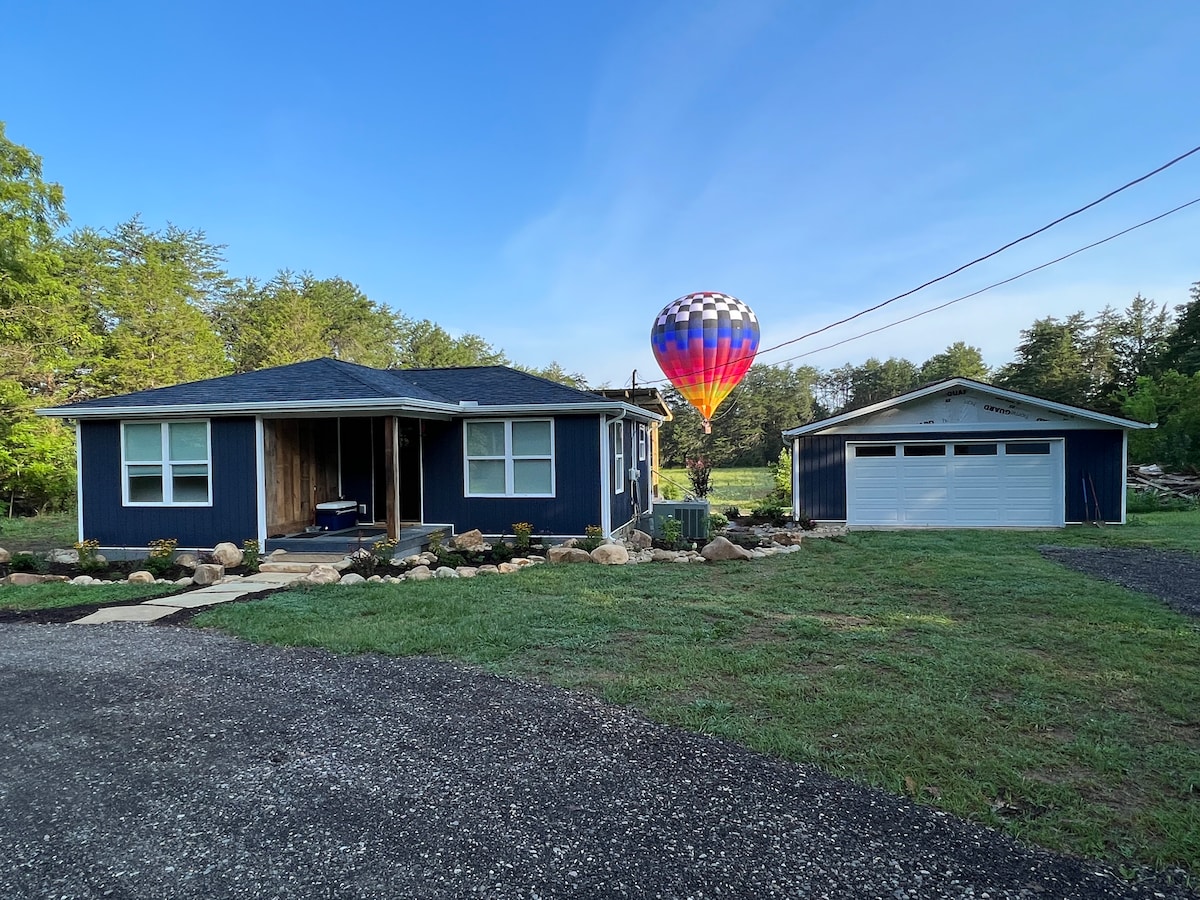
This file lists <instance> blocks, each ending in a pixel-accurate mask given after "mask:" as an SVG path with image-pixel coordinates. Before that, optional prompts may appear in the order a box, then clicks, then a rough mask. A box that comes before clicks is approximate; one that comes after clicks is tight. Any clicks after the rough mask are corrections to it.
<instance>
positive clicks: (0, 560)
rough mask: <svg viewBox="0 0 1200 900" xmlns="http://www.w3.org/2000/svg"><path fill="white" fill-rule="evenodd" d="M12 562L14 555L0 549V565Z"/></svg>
mask: <svg viewBox="0 0 1200 900" xmlns="http://www.w3.org/2000/svg"><path fill="white" fill-rule="evenodd" d="M10 562H12V554H11V553H9V552H8V551H7V550H5V549H4V548H3V547H0V565H3V564H4V563H10Z"/></svg>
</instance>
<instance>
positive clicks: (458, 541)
mask: <svg viewBox="0 0 1200 900" xmlns="http://www.w3.org/2000/svg"><path fill="white" fill-rule="evenodd" d="M450 544H451V546H453V547H454V549H455V550H467V551H472V550H482V549H483V533H482V532H481V531H480V530H479V529H478V528H472V529H471V530H470V531H464V532H463V533H462V534H456V535H455V536H454V538H453V540H451V541H450Z"/></svg>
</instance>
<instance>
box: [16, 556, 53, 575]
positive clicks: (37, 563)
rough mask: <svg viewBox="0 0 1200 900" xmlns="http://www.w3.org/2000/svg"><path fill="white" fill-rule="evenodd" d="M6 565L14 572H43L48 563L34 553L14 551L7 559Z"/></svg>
mask: <svg viewBox="0 0 1200 900" xmlns="http://www.w3.org/2000/svg"><path fill="white" fill-rule="evenodd" d="M8 567H9V568H10V569H12V570H13V571H14V572H39V573H42V572H45V571H46V570H47V569H48V568H49V565H47V563H46V560H45V559H44V558H43V557H41V556H39V555H38V554H36V553H14V554H13V555H12V559H10V560H9V561H8Z"/></svg>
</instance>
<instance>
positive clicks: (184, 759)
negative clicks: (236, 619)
mask: <svg viewBox="0 0 1200 900" xmlns="http://www.w3.org/2000/svg"><path fill="white" fill-rule="evenodd" d="M0 723H2V724H0V738H2V739H0V759H2V760H3V768H2V772H3V778H2V780H0V822H2V823H3V825H2V826H0V827H2V828H3V833H2V837H3V840H0V896H3V897H6V898H7V897H14V898H27V897H29V898H32V897H62V898H81V897H120V898H155V900H157V898H163V897H171V898H227V897H228V898H233V897H237V898H260V897H262V898H266V897H272V898H275V897H279V898H283V897H289V898H290V897H295V898H318V897H319V898H343V897H344V898H391V897H395V898H409V897H413V898H418V897H447V898H449V897H455V898H458V897H491V898H507V897H529V898H534V897H540V898H551V897H562V898H566V897H570V898H592V897H594V898H611V897H661V898H675V897H678V898H684V897H691V898H710V897H745V898H770V897H781V898H782V897H787V898H798V897H828V898H856V897H872V898H875V897H879V898H894V897H919V898H932V897H977V898H979V897H990V898H1001V897H1024V898H1034V897H1038V898H1108V897H1154V896H1168V897H1194V896H1195V895H1194V894H1190V893H1187V892H1186V891H1183V890H1182V889H1180V888H1173V889H1172V888H1162V887H1161V886H1160V887H1159V890H1160V891H1161V893H1155V892H1154V890H1153V889H1152V888H1151V886H1150V885H1148V884H1141V885H1131V884H1128V883H1126V882H1123V881H1121V880H1119V879H1117V878H1115V877H1114V876H1113V875H1112V873H1111V872H1108V871H1106V870H1104V869H1103V868H1101V867H1099V866H1096V865H1092V864H1088V863H1083V862H1079V861H1076V860H1072V859H1065V858H1062V857H1058V856H1055V855H1053V854H1050V853H1047V852H1044V851H1040V850H1035V849H1030V848H1028V847H1023V846H1020V845H1018V844H1016V843H1014V842H1013V841H1011V840H1010V839H1008V838H1007V837H1005V836H1003V835H1001V834H999V833H997V832H993V831H988V830H984V829H981V828H977V827H974V826H971V825H969V824H966V823H964V822H961V821H959V820H957V819H955V818H953V817H951V816H948V815H945V814H940V813H937V812H935V811H933V810H931V809H929V808H928V807H921V806H917V805H914V804H911V803H908V802H906V801H904V800H902V799H900V798H896V797H891V796H887V795H884V794H881V793H877V792H874V791H870V790H866V789H863V788H859V787H855V786H853V785H850V784H848V783H847V782H843V781H840V780H838V779H835V778H832V777H830V776H827V775H824V774H821V773H819V772H817V771H815V770H812V769H809V768H805V767H801V766H796V765H791V764H788V763H784V762H780V761H777V760H773V759H769V758H767V757H764V756H760V755H757V754H754V753H751V752H749V751H746V750H743V749H741V748H739V747H736V746H733V745H731V744H728V743H724V742H721V741H717V740H712V739H709V738H705V737H702V736H697V735H693V734H688V733H685V732H682V731H678V730H674V729H670V728H665V727H662V726H659V725H655V724H652V723H650V722H648V721H646V720H645V719H643V718H641V717H640V716H638V715H636V714H634V713H632V712H629V711H626V710H621V709H615V708H612V707H609V706H605V705H603V704H601V703H599V702H597V701H594V700H591V699H589V698H587V697H584V696H580V695H575V694H570V693H566V692H563V691H559V690H555V689H552V688H547V687H541V686H537V685H531V684H526V683H522V682H515V681H509V680H504V679H499V678H493V677H490V676H486V675H481V674H479V673H477V672H474V671H471V670H467V669H463V668H459V667H456V666H453V665H449V664H445V663H441V662H437V661H433V660H429V659H388V658H382V657H378V656H359V657H337V656H333V655H331V654H329V653H325V652H322V651H310V650H288V649H279V648H271V647H257V646H252V645H249V644H246V643H243V642H241V641H237V640H234V639H231V638H227V637H223V636H220V635H217V634H212V633H206V632H199V631H194V630H190V629H181V628H174V627H165V628H147V627H142V626H136V625H134V626H129V625H116V626H113V625H110V626H98V627H85V626H61V625H0Z"/></svg>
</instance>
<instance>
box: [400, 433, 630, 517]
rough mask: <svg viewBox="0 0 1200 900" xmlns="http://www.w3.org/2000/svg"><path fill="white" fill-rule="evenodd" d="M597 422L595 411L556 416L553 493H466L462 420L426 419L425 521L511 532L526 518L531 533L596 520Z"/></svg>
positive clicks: (598, 483) (598, 497)
mask: <svg viewBox="0 0 1200 900" xmlns="http://www.w3.org/2000/svg"><path fill="white" fill-rule="evenodd" d="M596 428H597V417H596V416H558V417H556V418H555V420H554V477H555V485H554V492H555V496H553V497H512V498H508V497H467V496H465V494H466V486H465V485H464V483H463V478H464V476H463V424H462V421H461V420H456V421H452V422H437V421H432V420H427V421H426V422H425V423H424V429H425V431H424V435H423V438H422V441H421V460H422V465H423V467H424V491H425V521H426V522H428V523H431V524H439V525H440V524H447V523H448V524H452V525H453V526H454V530H455V531H459V532H461V531H469V530H470V529H472V528H478V529H479V530H480V531H483V532H485V533H486V534H511V533H512V526H513V523H514V522H529V523H530V524H531V525H533V530H534V534H580V535H581V534H583V533H584V528H586V527H587V526H588V525H598V524H599V523H600V476H599V472H600V448H599V446H598V445H597V441H596ZM626 518H628V516H626Z"/></svg>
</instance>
